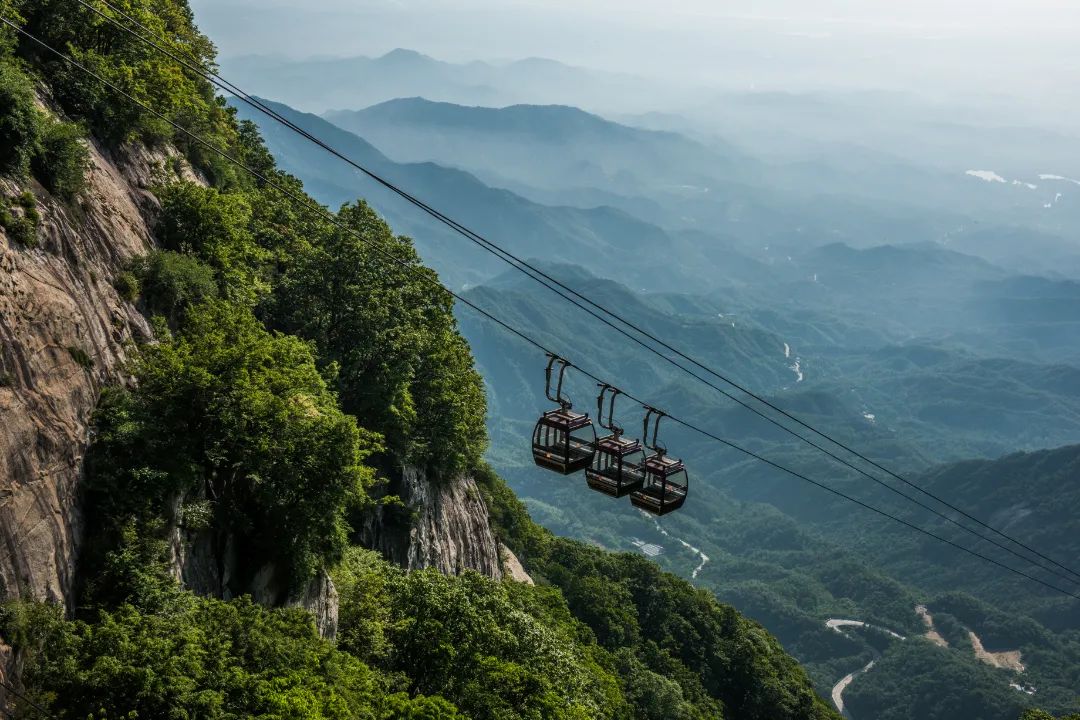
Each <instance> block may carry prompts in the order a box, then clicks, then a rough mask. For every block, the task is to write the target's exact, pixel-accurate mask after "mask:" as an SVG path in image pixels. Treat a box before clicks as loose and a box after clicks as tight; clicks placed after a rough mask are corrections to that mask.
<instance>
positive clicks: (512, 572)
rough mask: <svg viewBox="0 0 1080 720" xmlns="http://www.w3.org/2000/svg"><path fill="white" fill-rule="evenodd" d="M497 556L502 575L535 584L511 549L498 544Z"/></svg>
mask: <svg viewBox="0 0 1080 720" xmlns="http://www.w3.org/2000/svg"><path fill="white" fill-rule="evenodd" d="M499 557H500V559H501V560H502V571H503V577H506V578H509V579H510V580H513V581H514V582H520V583H525V584H526V585H535V584H536V583H534V582H533V579H532V575H530V574H529V573H528V572H526V571H525V566H523V565H522V564H521V561H520V560H518V557H517V555H515V554H514V551H513V550H511V549H510V548H508V547H506V546H505V545H499Z"/></svg>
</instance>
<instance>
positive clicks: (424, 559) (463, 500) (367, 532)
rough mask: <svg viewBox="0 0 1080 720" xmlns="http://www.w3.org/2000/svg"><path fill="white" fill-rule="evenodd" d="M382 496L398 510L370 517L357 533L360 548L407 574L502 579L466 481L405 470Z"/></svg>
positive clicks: (479, 505) (483, 513)
mask: <svg viewBox="0 0 1080 720" xmlns="http://www.w3.org/2000/svg"><path fill="white" fill-rule="evenodd" d="M387 493H388V494H389V495H393V496H396V497H398V498H399V499H400V500H401V505H393V504H391V505H384V506H380V507H379V508H378V509H377V510H375V511H374V512H373V513H372V515H371V516H370V517H369V519H368V522H367V523H366V524H365V527H364V528H363V530H362V533H361V536H362V541H363V544H364V545H366V546H368V547H370V548H372V549H374V550H377V551H379V552H380V553H382V555H383V556H384V557H385V558H386V559H388V560H390V561H391V562H394V563H397V564H398V565H400V566H402V567H404V568H406V569H408V570H415V569H420V568H435V569H437V570H439V571H440V572H443V573H447V574H460V573H462V572H464V571H465V570H475V571H477V572H479V573H482V574H484V575H487V576H488V577H491V578H495V579H501V578H502V576H503V571H502V562H501V560H500V555H501V553H500V549H499V542H498V540H497V539H496V538H495V533H494V531H493V530H492V528H491V522H490V519H489V517H488V510H487V505H485V504H484V499H483V497H482V496H481V494H480V490H479V489H478V488H477V487H476V482H475V481H474V480H473V479H472V478H471V477H468V476H460V477H456V478H453V479H449V480H440V481H436V480H434V479H432V478H429V477H428V476H427V475H426V473H424V472H423V471H421V470H418V469H417V468H409V467H407V468H405V469H404V470H403V471H402V472H401V474H400V476H399V477H398V478H397V479H395V481H394V482H392V483H391V484H390V487H389V488H387Z"/></svg>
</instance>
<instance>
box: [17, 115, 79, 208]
mask: <svg viewBox="0 0 1080 720" xmlns="http://www.w3.org/2000/svg"><path fill="white" fill-rule="evenodd" d="M89 165H90V149H89V147H88V146H87V144H86V131H85V130H84V129H83V128H82V126H80V125H77V124H75V123H69V122H61V121H60V120H56V119H54V118H51V117H48V116H42V117H41V137H40V141H39V145H38V147H37V149H36V151H35V152H34V156H33V158H31V161H30V166H31V169H32V170H33V172H34V177H36V178H37V179H38V181H39V182H40V183H41V184H42V185H44V186H45V187H46V188H47V189H48V190H49V192H51V193H52V194H53V195H56V196H58V197H60V198H63V199H65V200H70V199H71V198H73V197H75V196H76V195H78V194H79V192H80V191H81V190H82V189H83V188H84V187H85V186H86V170H87V168H88V167H89Z"/></svg>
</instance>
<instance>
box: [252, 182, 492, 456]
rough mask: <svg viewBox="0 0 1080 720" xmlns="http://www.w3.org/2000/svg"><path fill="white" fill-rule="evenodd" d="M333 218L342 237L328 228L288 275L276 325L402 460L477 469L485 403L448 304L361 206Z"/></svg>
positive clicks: (277, 301) (411, 256) (408, 250)
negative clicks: (332, 376) (303, 341)
mask: <svg viewBox="0 0 1080 720" xmlns="http://www.w3.org/2000/svg"><path fill="white" fill-rule="evenodd" d="M338 217H339V219H340V220H341V221H342V223H343V224H344V226H345V229H343V228H339V227H331V228H327V229H326V230H325V234H324V235H323V237H322V238H321V242H312V243H310V244H308V245H307V246H306V247H304V248H303V249H302V250H301V251H300V252H299V253H298V255H297V257H296V258H295V259H294V260H293V261H292V262H291V263H290V264H289V265H288V266H287V267H286V269H285V272H284V274H283V276H282V278H281V281H280V283H279V284H278V286H277V289H276V292H275V297H274V304H273V309H272V310H271V317H272V322H273V324H274V325H275V326H276V327H279V328H280V329H282V330H284V331H286V332H291V333H295V334H297V335H299V336H301V337H304V338H307V339H310V340H311V341H313V342H314V343H315V345H316V347H318V348H319V349H320V351H321V354H322V359H323V362H324V363H326V364H331V363H332V364H333V365H334V366H335V367H336V369H337V384H338V387H339V389H340V392H341V400H342V405H343V407H344V409H345V410H346V412H350V413H352V414H354V415H356V416H357V417H358V418H359V419H360V422H361V423H362V424H364V425H365V426H367V427H371V428H373V429H376V430H378V431H380V432H382V433H383V434H384V435H385V436H386V437H387V438H389V439H390V440H389V443H390V447H391V449H392V450H393V451H395V453H396V454H397V455H398V456H399V457H403V458H406V459H408V460H410V461H413V462H417V463H421V464H426V465H430V466H431V467H432V468H433V469H436V470H439V471H443V472H445V473H453V472H458V471H461V470H464V469H466V468H467V467H470V466H475V465H477V464H478V463H479V459H480V454H481V453H482V452H483V449H484V446H485V431H484V429H483V421H484V413H485V408H486V406H485V397H484V392H483V385H482V382H481V380H480V377H479V375H477V373H476V371H475V370H474V369H473V367H472V357H471V355H470V352H469V348H468V345H467V344H466V343H465V341H464V340H463V339H462V338H461V336H460V335H459V334H458V333H457V328H456V323H455V321H454V318H453V314H452V299H451V297H450V295H449V294H448V293H446V292H445V291H442V290H439V289H434V290H433V286H432V285H430V284H428V283H425V282H423V281H422V280H421V279H419V278H418V277H417V275H422V276H426V277H427V278H428V279H429V280H435V279H437V278H436V276H435V274H434V273H433V272H432V271H431V270H428V269H427V268H425V267H423V265H422V264H421V263H420V259H419V257H418V256H417V254H416V251H415V250H414V249H413V247H412V243H411V242H410V241H409V240H408V239H407V238H402V237H395V236H394V235H393V233H392V232H391V231H390V228H389V226H388V225H387V224H386V222H385V221H384V220H382V219H381V218H380V217H379V216H378V215H376V214H375V212H374V211H373V210H372V209H371V208H370V207H369V206H368V205H367V204H366V203H363V202H361V203H358V204H356V205H347V206H345V207H343V208H342V209H341V211H340V213H339V214H338ZM388 257H389V258H393V260H390V259H388Z"/></svg>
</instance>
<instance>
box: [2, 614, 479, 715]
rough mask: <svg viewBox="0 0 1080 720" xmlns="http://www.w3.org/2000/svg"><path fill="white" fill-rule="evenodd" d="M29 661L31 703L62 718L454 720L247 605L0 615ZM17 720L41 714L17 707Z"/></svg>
mask: <svg viewBox="0 0 1080 720" xmlns="http://www.w3.org/2000/svg"><path fill="white" fill-rule="evenodd" d="M0 628H2V630H3V633H4V636H5V638H7V639H8V640H12V641H14V644H15V647H16V648H17V649H18V651H19V652H20V655H21V657H22V658H24V660H25V661H26V670H25V672H24V674H23V680H24V681H25V683H26V685H27V687H28V689H29V692H30V694H31V698H32V700H33V701H34V702H35V703H37V704H39V705H42V706H45V707H47V708H48V710H49V712H50V714H51V715H52V716H53V717H57V718H84V719H85V718H90V719H91V720H93V719H99V720H105V719H106V718H127V717H145V718H174V719H177V720H181V719H182V720H188V719H190V720H194V719H195V718H200V719H204V720H226V719H227V718H239V717H258V718H265V719H266V720H293V719H296V718H303V719H305V720H309V719H310V720H322V719H327V720H330V719H334V720H337V719H340V720H346V719H347V720H357V719H360V720H397V719H398V718H415V719H416V720H458V718H461V717H462V716H461V715H460V714H459V713H458V712H457V710H456V709H455V708H454V706H453V705H452V704H450V703H449V702H447V701H446V700H444V699H442V698H429V697H423V696H414V697H410V696H407V695H405V694H403V693H402V692H400V690H399V689H398V688H396V687H395V683H394V682H393V680H392V679H391V678H388V677H387V676H385V675H383V674H381V673H379V672H377V671H375V670H372V669H371V668H369V667H367V666H366V665H364V664H363V663H361V662H360V661H359V660H357V659H356V658H354V657H352V656H350V655H348V654H346V653H343V652H339V651H337V650H335V649H334V647H333V645H332V644H330V643H328V642H326V641H325V640H322V639H321V638H320V637H319V636H318V634H317V633H316V631H315V627H314V624H313V623H312V620H311V617H310V615H308V614H307V613H306V612H304V611H302V610H268V609H265V608H262V607H259V606H258V605H255V604H254V603H252V602H251V600H250V599H247V598H242V599H240V600H235V601H232V602H228V603H226V602H221V601H219V600H211V599H198V598H195V597H193V596H191V595H189V594H185V595H184V597H183V601H182V602H181V603H180V604H179V605H178V606H177V607H176V608H175V609H174V610H173V611H172V612H169V613H164V614H144V613H141V612H139V611H138V610H136V609H135V608H133V607H131V606H123V607H120V608H119V609H117V610H116V611H114V612H105V613H100V614H99V615H98V617H97V618H96V619H95V622H93V623H86V622H68V621H65V620H64V619H63V616H62V614H61V612H60V609H59V608H58V607H50V606H46V605H27V604H13V605H7V606H4V607H3V608H0ZM16 702H17V705H16V707H17V711H18V712H19V715H18V717H28V718H29V717H35V715H34V713H35V712H36V710H35V709H34V708H33V707H31V706H29V705H27V706H26V707H22V706H20V705H18V701H16Z"/></svg>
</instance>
